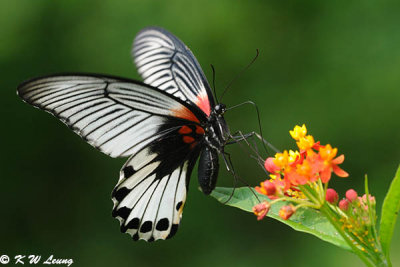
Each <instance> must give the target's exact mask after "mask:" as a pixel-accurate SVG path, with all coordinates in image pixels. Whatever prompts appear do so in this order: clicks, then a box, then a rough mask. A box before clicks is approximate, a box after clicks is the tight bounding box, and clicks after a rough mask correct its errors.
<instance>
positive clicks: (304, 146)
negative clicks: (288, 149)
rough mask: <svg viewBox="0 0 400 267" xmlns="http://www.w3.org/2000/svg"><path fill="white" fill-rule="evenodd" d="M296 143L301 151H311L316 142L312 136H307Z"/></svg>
mask: <svg viewBox="0 0 400 267" xmlns="http://www.w3.org/2000/svg"><path fill="white" fill-rule="evenodd" d="M296 143H297V146H298V147H299V149H300V150H304V151H307V150H310V149H311V148H312V147H313V146H314V144H315V141H314V137H313V136H312V135H307V136H305V137H303V138H301V139H299V141H298V142H296Z"/></svg>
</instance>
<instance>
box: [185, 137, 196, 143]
mask: <svg viewBox="0 0 400 267" xmlns="http://www.w3.org/2000/svg"><path fill="white" fill-rule="evenodd" d="M183 142H185V143H186V144H190V143H193V142H194V138H193V137H191V136H184V137H183Z"/></svg>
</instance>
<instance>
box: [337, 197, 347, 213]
mask: <svg viewBox="0 0 400 267" xmlns="http://www.w3.org/2000/svg"><path fill="white" fill-rule="evenodd" d="M339 208H340V209H341V210H343V211H346V210H348V209H349V201H347V199H342V200H340V202H339Z"/></svg>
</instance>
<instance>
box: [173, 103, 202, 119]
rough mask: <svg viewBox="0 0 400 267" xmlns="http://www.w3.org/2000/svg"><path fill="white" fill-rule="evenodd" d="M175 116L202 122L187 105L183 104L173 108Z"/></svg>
mask: <svg viewBox="0 0 400 267" xmlns="http://www.w3.org/2000/svg"><path fill="white" fill-rule="evenodd" d="M171 113H172V115H173V116H175V117H178V118H181V119H185V120H188V121H194V122H198V123H200V121H199V119H198V118H197V117H196V116H195V115H194V114H193V112H191V111H190V110H189V109H188V108H187V107H185V106H182V107H181V108H180V109H173V110H171Z"/></svg>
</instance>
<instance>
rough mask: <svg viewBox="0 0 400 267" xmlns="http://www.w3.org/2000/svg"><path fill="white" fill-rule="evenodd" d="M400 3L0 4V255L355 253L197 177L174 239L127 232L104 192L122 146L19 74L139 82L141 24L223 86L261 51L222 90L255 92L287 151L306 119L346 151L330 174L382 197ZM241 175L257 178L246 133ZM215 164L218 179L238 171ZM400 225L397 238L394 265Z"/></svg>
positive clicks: (111, 259) (121, 260)
mask: <svg viewBox="0 0 400 267" xmlns="http://www.w3.org/2000/svg"><path fill="white" fill-rule="evenodd" d="M399 14H400V2H398V1H392V2H386V1H379V2H378V1H376V2H374V1H354V2H353V1H341V0H339V1H317V0H315V1H292V0H290V1H228V0H219V1H184V0H170V1H163V0H159V1H139V0H137V1H128V0H125V1H112V0H107V1H78V0H58V1H52V0H48V1H47V0H35V1H32V0H3V1H1V4H0V38H1V39H0V66H1V88H2V89H1V90H0V94H1V95H0V98H1V103H2V104H1V105H0V109H1V114H2V120H3V122H2V131H1V142H2V144H3V145H2V151H1V160H0V162H1V168H0V174H1V179H0V188H1V194H0V200H1V213H2V215H1V220H0V255H1V254H9V255H10V256H13V255H15V254H25V255H29V254H37V255H42V256H43V257H47V256H49V255H51V254H54V255H55V257H58V258H73V259H74V261H75V264H74V266H158V265H163V266H168V265H175V266H188V265H190V266H205V265H210V266H322V265H323V266H361V261H359V260H358V258H357V257H356V256H354V255H353V254H351V253H349V252H346V251H343V250H341V249H339V248H336V247H334V246H333V245H330V244H328V243H324V242H323V241H320V240H319V239H317V238H315V237H313V236H309V235H306V234H302V233H298V232H294V231H292V230H291V229H290V228H288V227H287V226H285V225H282V224H280V223H278V222H275V221H273V220H272V219H266V220H264V221H262V222H257V221H256V218H255V217H254V216H252V215H251V214H249V213H244V212H242V211H240V210H237V209H233V208H229V207H226V206H223V205H221V204H219V203H218V202H217V201H215V200H214V199H212V198H211V197H206V196H204V195H202V193H201V192H199V190H198V189H197V188H198V184H197V177H196V174H195V173H194V174H193V175H192V182H191V185H190V193H189V195H188V202H187V204H186V206H185V207H186V208H185V212H184V216H183V221H182V224H181V227H180V230H179V231H178V233H177V235H176V236H175V237H174V238H173V239H171V240H168V241H158V242H154V243H146V242H133V241H131V239H130V238H129V236H128V235H122V234H121V233H119V225H118V222H117V221H116V220H115V219H113V218H112V217H111V209H112V201H111V199H110V193H111V190H112V188H113V187H114V185H115V184H116V182H117V180H118V175H119V169H120V167H121V166H122V164H123V163H124V161H125V159H111V158H108V157H107V156H105V155H103V154H101V153H99V152H97V151H96V150H95V149H93V148H92V147H90V146H89V145H87V144H86V143H85V142H84V141H82V140H81V139H80V138H79V137H78V136H77V135H75V134H73V133H72V132H71V131H70V130H69V129H68V128H67V127H65V126H64V125H63V124H62V123H60V122H58V121H57V120H56V119H55V118H53V117H52V116H50V115H48V114H45V113H44V112H42V111H39V110H36V109H33V108H32V107H30V106H29V105H27V104H24V103H23V102H22V101H21V100H20V99H19V98H18V97H17V96H16V93H15V90H16V86H17V85H18V84H19V83H20V82H22V81H24V80H25V79H27V78H31V77H35V76H40V75H46V74H51V73H59V72H70V71H74V72H97V73H108V74H113V75H118V76H125V77H131V78H136V79H139V76H138V74H137V73H136V70H135V68H134V66H133V64H132V62H131V58H130V49H131V43H132V40H133V38H134V36H135V34H136V33H137V32H138V31H139V30H140V29H141V28H143V27H145V26H149V25H158V26H162V27H164V28H166V29H168V30H170V31H171V32H173V33H174V34H176V35H177V36H178V37H179V38H180V39H182V40H183V41H184V42H185V43H186V44H187V45H188V46H189V47H190V48H191V49H192V51H193V52H194V54H195V55H196V57H197V59H198V60H199V62H200V64H201V65H202V66H203V69H204V71H205V73H206V75H207V77H208V78H209V80H210V78H211V69H210V67H209V64H211V63H212V64H214V65H215V68H216V72H217V88H218V91H219V92H221V91H222V90H223V88H224V87H225V86H226V85H227V83H228V82H229V81H230V80H231V79H232V78H233V77H234V76H235V75H236V74H237V73H238V72H239V71H240V70H241V69H242V68H243V67H244V66H245V65H246V64H248V62H249V61H250V60H251V59H252V58H253V57H254V55H255V50H256V49H257V48H258V49H259V50H260V56H259V58H258V59H257V61H256V63H255V64H253V65H252V66H251V68H250V69H249V70H248V71H246V72H245V73H244V75H243V76H241V77H240V78H239V79H238V80H237V81H236V82H235V83H234V85H233V87H232V89H231V90H230V91H229V92H228V93H227V94H226V96H225V97H224V100H223V101H224V102H225V103H226V104H227V105H228V106H232V105H234V104H237V103H240V102H243V101H245V100H253V101H255V102H257V103H258V105H259V108H260V111H261V120H262V124H263V127H264V135H265V137H266V138H267V139H268V140H269V141H270V142H271V143H273V144H274V145H275V146H276V147H278V148H280V149H284V148H293V147H294V142H293V141H292V140H291V138H290V136H289V134H288V130H289V129H291V128H292V127H293V126H294V125H295V124H302V123H306V125H307V126H308V129H309V131H310V132H311V134H313V135H314V136H315V137H316V138H317V139H319V140H321V142H322V143H331V144H333V145H334V146H337V147H339V152H340V153H344V154H345V155H346V161H345V163H344V164H343V168H344V169H345V170H346V171H348V172H349V173H350V175H351V177H350V178H346V179H340V178H335V179H334V181H333V182H332V186H334V187H335V188H337V190H338V191H339V193H340V195H341V196H343V194H344V192H345V190H346V189H348V188H350V187H352V188H354V189H356V190H358V191H359V192H362V190H363V176H364V174H365V173H368V175H369V178H370V191H372V193H373V194H374V195H375V196H376V197H377V199H378V207H379V209H380V205H381V203H382V200H383V197H384V195H385V192H386V190H387V189H388V186H389V183H390V181H391V178H392V177H393V175H394V172H395V169H396V167H397V165H398V164H399V159H400V150H399V147H400V122H399V113H400V105H399V100H400V90H399V85H400V75H399V74H400V49H399V45H400V27H399V25H400V16H399ZM226 118H227V120H228V123H229V125H230V127H231V130H232V131H235V130H238V129H241V130H243V131H245V132H246V131H251V130H256V129H257V119H256V115H255V112H254V110H253V109H252V108H251V107H244V108H241V109H237V110H233V111H231V112H229V113H228V114H226ZM229 150H230V151H231V152H232V154H233V161H234V164H235V167H236V169H237V170H238V171H239V173H240V175H241V176H243V177H244V178H245V179H246V180H247V181H248V182H249V183H250V184H252V185H256V184H258V182H259V181H261V180H264V179H265V176H264V175H263V172H262V170H261V169H260V168H258V167H257V166H256V164H255V162H254V161H252V160H250V159H248V158H247V157H244V156H243V155H244V154H243V152H242V150H241V148H240V146H231V147H230V148H229ZM223 169H224V168H223V167H221V171H220V172H221V173H220V176H219V181H218V184H219V185H220V186H221V185H223V186H230V185H232V183H233V179H232V177H231V176H230V175H228V174H227V173H226V171H224V170H223ZM399 249H400V226H399V224H397V226H396V230H395V237H394V242H393V246H392V260H393V265H394V266H400V254H399V253H398V251H399Z"/></svg>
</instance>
